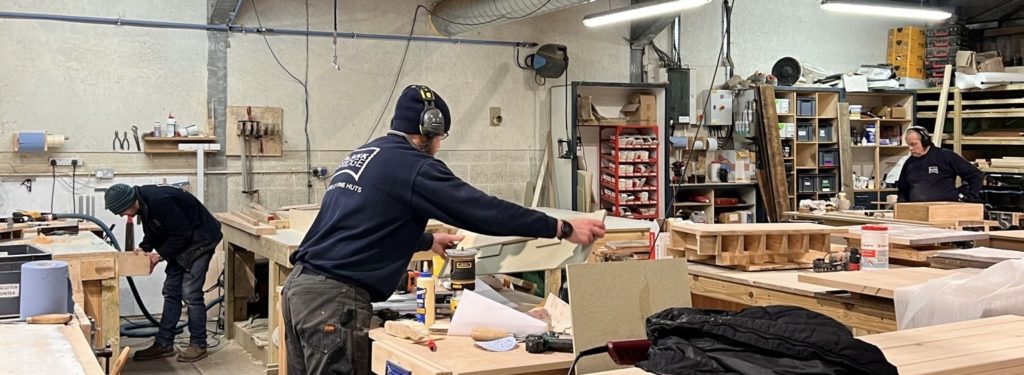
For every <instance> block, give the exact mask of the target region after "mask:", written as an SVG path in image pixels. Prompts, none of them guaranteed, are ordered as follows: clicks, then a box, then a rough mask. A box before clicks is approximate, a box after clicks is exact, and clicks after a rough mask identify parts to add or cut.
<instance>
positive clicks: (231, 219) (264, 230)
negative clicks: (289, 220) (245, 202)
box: [214, 210, 287, 236]
mask: <svg viewBox="0 0 1024 375" xmlns="http://www.w3.org/2000/svg"><path fill="white" fill-rule="evenodd" d="M245 211H248V210H243V211H230V212H218V213H216V214H214V216H216V217H217V220H220V222H221V223H222V224H224V225H228V226H231V227H233V228H236V229H238V230H241V231H243V232H246V233H249V234H251V235H254V236H265V235H268V234H277V229H278V228H276V227H275V226H274V225H271V224H270V222H271V221H274V222H275V225H279V224H281V223H280V222H279V221H277V220H278V219H274V218H273V217H267V216H263V215H255V216H256V217H254V215H253V213H250V212H245ZM285 228H287V226H286V227H285Z"/></svg>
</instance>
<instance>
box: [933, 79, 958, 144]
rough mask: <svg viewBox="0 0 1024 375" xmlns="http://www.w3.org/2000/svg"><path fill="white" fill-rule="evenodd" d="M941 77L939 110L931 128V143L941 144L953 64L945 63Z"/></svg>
mask: <svg viewBox="0 0 1024 375" xmlns="http://www.w3.org/2000/svg"><path fill="white" fill-rule="evenodd" d="M943 74H944V75H943V77H942V90H941V91H939V110H938V111H937V114H936V116H935V117H936V119H935V128H934V129H933V130H932V144H934V145H935V146H942V129H943V127H944V126H945V125H946V106H947V105H949V80H950V79H951V78H952V76H953V64H946V70H945V71H944V73H943Z"/></svg>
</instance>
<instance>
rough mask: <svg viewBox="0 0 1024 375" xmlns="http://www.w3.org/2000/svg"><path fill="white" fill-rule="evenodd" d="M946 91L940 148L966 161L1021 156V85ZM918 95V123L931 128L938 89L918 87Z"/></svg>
mask: <svg viewBox="0 0 1024 375" xmlns="http://www.w3.org/2000/svg"><path fill="white" fill-rule="evenodd" d="M949 94H950V95H949V99H948V100H949V101H948V102H947V106H946V123H945V126H944V128H945V129H943V147H946V148H950V149H952V150H953V151H954V152H956V153H957V154H960V155H963V156H964V158H966V159H967V160H974V159H988V158H993V157H1002V156H1021V155H1024V134H1022V131H1024V124H1022V122H1024V84H1012V85H1006V86H1000V87H994V88H991V89H986V90H979V89H970V90H960V89H957V88H951V89H950V91H949ZM917 96H918V102H917V106H918V107H919V111H918V113H917V120H918V124H919V125H921V126H924V127H925V128H928V129H929V130H932V129H934V127H935V117H936V115H937V112H938V106H939V90H937V89H922V90H918V91H917ZM965 146H966V147H965ZM1007 146H1009V147H1007Z"/></svg>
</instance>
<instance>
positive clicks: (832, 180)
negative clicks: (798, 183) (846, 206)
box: [817, 174, 839, 193]
mask: <svg viewBox="0 0 1024 375" xmlns="http://www.w3.org/2000/svg"><path fill="white" fill-rule="evenodd" d="M817 181H818V186H817V187H818V191H819V192H822V193H835V192H838V191H839V185H838V184H836V175H834V174H820V175H818V176H817Z"/></svg>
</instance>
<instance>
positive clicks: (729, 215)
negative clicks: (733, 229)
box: [718, 212, 742, 224]
mask: <svg viewBox="0 0 1024 375" xmlns="http://www.w3.org/2000/svg"><path fill="white" fill-rule="evenodd" d="M718 222H719V223H720V224H735V223H741V222H742V221H741V217H740V214H738V213H735V212H725V213H722V214H719V215H718Z"/></svg>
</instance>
